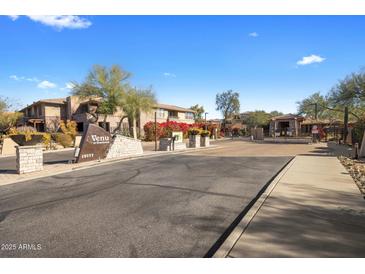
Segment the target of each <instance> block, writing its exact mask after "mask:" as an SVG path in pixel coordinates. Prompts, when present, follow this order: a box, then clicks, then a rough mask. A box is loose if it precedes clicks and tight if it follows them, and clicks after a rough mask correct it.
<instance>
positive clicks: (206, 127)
mask: <svg viewBox="0 0 365 274" xmlns="http://www.w3.org/2000/svg"><path fill="white" fill-rule="evenodd" d="M207 114H208V112H206V113H205V130H207V129H208V126H207Z"/></svg>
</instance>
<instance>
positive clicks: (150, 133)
mask: <svg viewBox="0 0 365 274" xmlns="http://www.w3.org/2000/svg"><path fill="white" fill-rule="evenodd" d="M190 128H199V129H203V128H204V123H195V124H187V123H178V122H175V121H167V122H163V123H157V139H160V138H166V137H170V136H171V133H172V132H173V131H182V132H183V135H184V138H187V137H188V132H189V129H190ZM143 129H144V134H145V140H146V141H153V140H154V139H155V123H154V122H152V121H151V122H148V123H146V124H145V125H144V126H143Z"/></svg>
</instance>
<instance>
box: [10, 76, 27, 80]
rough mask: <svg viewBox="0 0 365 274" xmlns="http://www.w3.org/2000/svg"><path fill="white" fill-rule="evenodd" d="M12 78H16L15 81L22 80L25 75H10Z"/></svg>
mask: <svg viewBox="0 0 365 274" xmlns="http://www.w3.org/2000/svg"><path fill="white" fill-rule="evenodd" d="M9 78H10V79H12V80H15V81H21V80H24V77H22V76H21V77H19V76H16V75H10V76H9Z"/></svg>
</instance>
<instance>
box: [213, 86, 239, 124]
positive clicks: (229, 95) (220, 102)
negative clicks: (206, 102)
mask: <svg viewBox="0 0 365 274" xmlns="http://www.w3.org/2000/svg"><path fill="white" fill-rule="evenodd" d="M215 104H216V106H217V108H216V110H219V111H221V112H222V115H223V128H225V126H226V121H227V119H228V118H229V117H231V116H232V115H234V114H238V113H239V112H240V101H239V94H238V92H234V91H233V90H231V89H230V90H227V91H224V92H222V93H218V94H217V95H216V97H215Z"/></svg>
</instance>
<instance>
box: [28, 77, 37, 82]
mask: <svg viewBox="0 0 365 274" xmlns="http://www.w3.org/2000/svg"><path fill="white" fill-rule="evenodd" d="M25 80H27V81H29V82H40V80H39V79H38V78H37V77H32V78H26V79H25Z"/></svg>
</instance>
